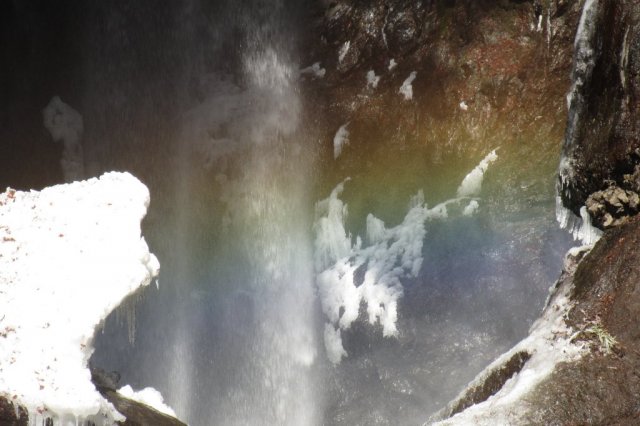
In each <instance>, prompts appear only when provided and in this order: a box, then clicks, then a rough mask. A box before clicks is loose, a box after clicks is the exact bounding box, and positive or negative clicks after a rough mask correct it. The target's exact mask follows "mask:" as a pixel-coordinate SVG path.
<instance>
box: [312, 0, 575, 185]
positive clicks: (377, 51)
mask: <svg viewBox="0 0 640 426" xmlns="http://www.w3.org/2000/svg"><path fill="white" fill-rule="evenodd" d="M582 3H583V2H568V1H564V0H559V1H556V0H554V1H550V2H538V1H506V0H505V1H423V2H403V1H395V2H389V1H373V2H359V1H351V2H348V1H341V2H332V3H331V6H328V7H326V8H324V9H322V10H320V11H319V12H318V14H317V17H316V20H315V27H313V28H312V29H311V30H310V31H309V34H308V37H309V41H308V43H307V44H308V45H309V46H310V48H309V49H308V50H307V51H306V52H304V54H303V61H302V63H303V65H306V64H312V63H316V62H318V63H319V67H320V68H322V69H323V71H324V75H323V77H322V78H319V77H312V76H305V78H307V80H308V84H305V85H304V90H305V91H307V93H308V95H309V96H305V98H306V99H310V100H311V101H309V102H308V103H314V104H315V105H312V106H311V108H310V109H311V110H313V109H314V108H315V109H316V110H320V111H321V112H322V114H318V115H320V116H322V117H325V121H326V122H325V123H323V126H320V127H321V128H325V129H329V130H328V131H329V132H336V131H337V130H338V128H339V127H340V126H342V125H344V124H345V123H348V126H347V129H348V131H349V144H348V146H346V148H344V149H343V150H342V155H341V159H340V162H339V164H336V165H335V169H338V170H339V169H349V170H356V171H360V170H365V169H366V166H365V165H363V164H361V163H358V161H357V159H358V158H361V157H362V156H363V155H364V154H365V153H366V155H367V156H368V158H369V159H370V162H372V165H371V166H370V167H369V168H370V169H371V168H375V167H376V164H375V161H376V154H378V153H379V154H378V155H379V156H380V157H383V158H385V160H388V159H389V158H394V157H398V156H403V153H402V151H403V150H404V151H405V152H407V153H410V154H406V158H403V160H402V161H404V163H406V164H411V162H412V156H413V157H416V156H420V157H423V158H424V157H425V156H426V163H428V164H435V165H437V164H443V163H446V162H447V161H450V160H453V161H461V162H463V163H465V162H467V163H471V162H473V160H472V159H477V158H481V157H482V156H483V155H484V154H486V153H487V152H489V151H490V150H492V149H494V148H496V147H500V155H501V157H505V158H508V159H509V161H508V163H509V165H508V166H507V167H506V168H505V169H504V175H501V176H500V179H502V180H504V183H505V185H503V187H508V186H512V185H510V184H513V186H520V185H519V184H521V183H522V182H523V181H526V180H528V179H530V178H531V176H532V175H535V173H536V172H539V171H540V170H541V169H544V170H548V171H549V174H551V173H553V170H554V169H555V167H556V165H555V164H556V163H555V160H552V159H553V158H557V155H558V152H559V146H560V145H561V141H562V138H563V132H564V125H565V121H566V106H565V102H564V99H565V94H566V93H567V91H568V89H569V86H570V80H569V76H570V72H571V58H572V53H573V42H574V36H575V31H576V28H577V26H578V20H579V17H580V11H581V5H582ZM407 89H410V90H407ZM325 131H327V130H325ZM332 138H333V134H329V135H326V139H328V140H331V139H332ZM390 141H393V143H392V144H391V143H390ZM398 146H400V147H401V149H400V151H401V152H400V153H398ZM425 153H426V154H425ZM476 161H477V160H476ZM353 174H355V173H353ZM435 179H437V177H436V178H435ZM524 186H528V185H524ZM548 187H549V185H548V184H546V183H545V184H544V185H537V184H536V185H533V186H531V191H532V196H534V195H533V194H534V192H535V191H538V193H541V192H542V193H543V192H545V189H544V188H548ZM498 191H500V190H498ZM502 192H503V193H502V194H501V195H503V196H508V195H509V194H507V190H506V189H505V190H502Z"/></svg>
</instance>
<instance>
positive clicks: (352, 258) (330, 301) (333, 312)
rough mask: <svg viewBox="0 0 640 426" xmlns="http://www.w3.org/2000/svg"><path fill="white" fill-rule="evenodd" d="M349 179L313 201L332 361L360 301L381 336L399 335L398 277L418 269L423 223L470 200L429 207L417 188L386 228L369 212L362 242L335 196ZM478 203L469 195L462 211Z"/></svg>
mask: <svg viewBox="0 0 640 426" xmlns="http://www.w3.org/2000/svg"><path fill="white" fill-rule="evenodd" d="M492 154H493V155H495V152H493V153H492ZM490 155H491V154H490ZM488 158H489V156H487V157H485V159H484V160H482V162H481V163H480V165H479V166H478V167H476V169H479V168H480V167H481V166H482V173H484V172H485V171H486V169H487V167H488V166H489V163H490V162H491V161H493V160H491V161H489V160H488ZM472 174H473V172H471V173H470V174H469V175H472ZM465 180H466V178H465ZM476 180H477V179H476ZM481 180H482V176H480V182H479V183H474V186H473V187H474V188H476V187H477V188H479V186H478V185H480V184H481ZM347 182H348V179H347V180H345V181H343V182H342V183H340V184H339V185H338V186H336V188H335V189H334V190H333V191H332V192H331V194H330V195H329V197H328V198H326V199H324V200H322V201H320V202H318V203H317V205H316V222H315V226H314V228H315V232H316V240H315V269H316V272H317V276H316V285H317V288H318V294H319V296H320V302H321V305H322V310H323V312H324V314H325V316H326V318H327V324H326V325H325V331H324V339H325V349H326V351H327V356H328V358H329V360H330V361H331V362H333V363H339V362H340V360H341V359H342V358H343V357H345V356H347V352H346V351H345V350H344V347H343V345H342V338H341V330H347V329H349V328H350V327H351V324H352V323H353V322H354V321H355V320H356V319H358V316H359V313H360V306H361V305H362V304H364V305H366V314H367V318H368V321H369V323H370V324H372V325H373V324H378V323H379V324H380V325H381V326H382V334H383V336H385V337H388V336H396V335H397V333H398V330H397V328H396V321H397V304H398V300H399V299H400V297H402V294H403V288H402V284H401V281H400V280H401V279H402V278H406V277H416V276H417V275H418V273H419V272H420V268H421V267H422V245H423V241H424V237H425V235H426V232H427V231H426V227H425V226H426V222H428V221H431V220H443V219H446V218H447V217H448V216H449V212H450V209H449V206H453V205H455V206H459V205H460V204H461V203H462V202H463V201H466V200H468V195H465V196H462V197H463V198H460V197H458V198H453V199H450V200H447V201H445V202H443V203H441V204H438V205H436V206H435V207H433V208H428V207H427V205H426V204H425V202H424V194H423V193H422V191H419V192H418V193H417V194H416V195H415V196H413V197H412V198H411V200H410V202H409V208H408V212H407V214H406V216H405V217H404V220H403V221H402V223H400V224H399V225H397V226H395V227H392V228H388V227H386V226H385V224H384V222H383V221H382V220H380V219H378V218H376V217H375V216H374V215H372V214H369V215H368V216H367V219H366V225H367V227H366V245H365V244H363V241H362V239H361V238H360V237H356V238H355V242H354V241H353V237H352V235H351V234H349V233H348V232H347V230H346V229H345V219H346V217H347V214H348V209H347V205H346V204H345V203H344V202H343V201H342V200H341V199H340V198H339V197H340V194H341V193H342V192H343V190H344V186H345V184H346V183H347ZM463 184H464V182H463ZM469 185H471V184H469ZM461 186H462V185H461ZM478 207H479V204H478V201H477V200H475V199H473V200H470V202H469V204H468V205H467V206H466V208H465V209H464V210H463V211H462V214H464V215H472V214H474V213H475V211H476V210H477V209H478ZM451 210H455V209H451ZM457 211H460V207H458V208H457Z"/></svg>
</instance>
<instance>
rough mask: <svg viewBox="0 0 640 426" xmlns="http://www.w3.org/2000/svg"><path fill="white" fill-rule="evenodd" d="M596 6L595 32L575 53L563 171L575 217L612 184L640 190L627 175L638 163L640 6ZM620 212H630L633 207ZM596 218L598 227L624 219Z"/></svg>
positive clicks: (565, 196)
mask: <svg viewBox="0 0 640 426" xmlns="http://www.w3.org/2000/svg"><path fill="white" fill-rule="evenodd" d="M593 4H594V6H593V7H594V11H595V12H594V14H593V16H592V19H590V21H591V25H593V28H594V31H593V34H592V35H591V36H589V37H587V38H588V40H587V42H585V43H582V44H580V43H578V45H577V46H578V49H577V51H576V53H575V59H574V71H573V79H574V84H575V90H574V92H573V95H572V97H571V98H570V112H569V121H568V124H567V132H566V136H565V145H564V148H563V151H564V156H565V157H566V160H565V163H564V165H563V166H561V170H560V173H561V181H560V188H561V197H562V200H563V203H564V205H565V206H566V207H568V208H570V209H571V210H572V211H574V212H575V213H578V212H579V210H580V207H581V206H582V205H584V204H585V203H586V202H587V199H588V198H589V197H590V195H591V194H593V193H595V192H597V191H605V190H606V189H607V188H608V187H610V186H611V185H612V182H613V183H614V184H615V185H616V186H618V187H621V188H624V187H625V186H626V187H627V188H625V189H627V190H633V191H634V192H637V191H638V189H637V185H636V187H635V188H628V187H629V184H628V182H625V175H627V174H631V173H633V172H634V168H635V166H636V165H638V164H639V163H640V150H639V148H640V136H639V134H640V103H639V102H638V100H639V99H640V98H639V97H640V80H639V79H638V76H639V75H640V7H638V4H637V2H619V1H614V0H596V1H595V2H594V3H593ZM588 26H589V25H587V30H588ZM576 81H577V84H576V83H575V82H576ZM602 197H603V194H599V195H594V196H593V197H592V198H596V199H602ZM601 204H602V203H601ZM606 209H607V210H610V208H609V207H607V208H606ZM596 210H597V211H600V210H601V209H596ZM619 210H620V209H619ZM632 210H633V209H632ZM620 212H622V213H624V214H627V213H628V212H629V209H627V208H625V209H622V210H620ZM635 212H637V211H635ZM595 213H597V212H595ZM609 213H612V212H609ZM598 217H599V216H597V215H596V219H597V222H599V226H604V224H605V223H609V222H611V220H613V221H614V222H615V221H616V220H617V219H619V218H620V216H616V215H615V214H612V218H613V219H605V220H601V219H598Z"/></svg>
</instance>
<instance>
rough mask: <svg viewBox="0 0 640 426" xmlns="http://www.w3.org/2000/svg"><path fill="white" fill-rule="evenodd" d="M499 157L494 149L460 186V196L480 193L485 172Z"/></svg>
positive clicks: (471, 195) (472, 195)
mask: <svg viewBox="0 0 640 426" xmlns="http://www.w3.org/2000/svg"><path fill="white" fill-rule="evenodd" d="M497 159H498V155H497V154H496V150H495V149H494V150H493V151H491V152H490V153H489V154H487V156H486V157H484V159H483V160H482V161H481V162H480V164H478V165H477V166H476V168H475V169H473V170H472V171H471V172H469V174H468V175H467V176H465V178H464V180H463V181H462V183H461V184H460V186H459V187H458V197H474V196H477V195H479V194H480V190H481V189H482V181H483V180H484V174H485V172H486V171H487V169H488V168H489V165H490V164H491V163H493V162H494V161H496V160H497Z"/></svg>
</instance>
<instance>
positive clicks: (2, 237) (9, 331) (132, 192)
mask: <svg viewBox="0 0 640 426" xmlns="http://www.w3.org/2000/svg"><path fill="white" fill-rule="evenodd" d="M148 205H149V191H148V190H147V188H146V187H145V186H144V185H143V184H142V183H141V182H140V181H139V180H138V179H136V178H135V177H133V176H132V175H130V174H128V173H107V174H104V175H103V176H101V177H100V178H94V179H90V180H87V181H82V182H73V183H70V184H66V185H58V186H54V187H51V188H46V189H44V190H42V191H41V192H36V191H31V192H16V191H13V190H11V189H7V190H6V191H5V192H4V193H2V194H0V396H4V397H5V398H6V399H8V400H9V401H12V402H13V403H14V404H19V405H22V406H24V407H25V408H26V409H27V410H28V411H29V416H30V421H31V422H34V420H35V421H40V420H41V419H43V418H46V417H51V418H52V419H54V422H55V423H57V424H66V423H67V422H68V421H71V422H72V423H73V424H75V420H81V419H82V420H84V419H87V420H88V419H90V420H92V421H94V422H95V423H96V424H97V425H101V424H112V423H113V421H114V420H116V421H117V420H122V419H123V417H122V416H121V415H120V414H119V413H117V412H116V411H115V409H114V408H113V406H112V405H111V404H110V403H109V402H107V401H106V400H105V399H104V398H103V397H102V396H101V395H100V393H98V391H97V390H96V389H95V386H94V385H93V383H92V382H91V373H90V372H89V369H88V361H89V357H90V356H91V353H92V352H93V346H92V340H93V336H94V332H95V329H96V327H97V326H98V325H99V324H100V323H101V322H102V321H103V320H104V319H105V318H106V316H107V315H108V314H109V313H110V312H111V311H112V310H113V309H114V308H115V307H117V306H118V304H119V303H120V302H121V301H122V300H123V299H124V298H125V297H126V296H127V295H129V294H130V293H132V292H134V291H135V290H136V289H138V288H139V287H141V286H145V285H148V284H149V283H150V282H151V280H152V279H153V278H154V277H155V276H156V275H157V274H158V271H159V263H158V260H157V259H156V257H155V256H154V255H153V254H151V253H149V248H148V246H147V244H146V242H145V240H144V238H142V237H141V230H140V222H141V220H142V218H143V217H144V215H145V214H146V212H147V207H148ZM36 424H39V423H36Z"/></svg>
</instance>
